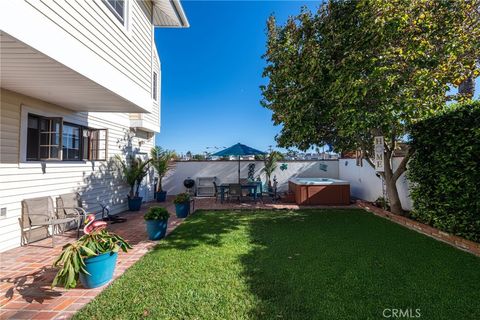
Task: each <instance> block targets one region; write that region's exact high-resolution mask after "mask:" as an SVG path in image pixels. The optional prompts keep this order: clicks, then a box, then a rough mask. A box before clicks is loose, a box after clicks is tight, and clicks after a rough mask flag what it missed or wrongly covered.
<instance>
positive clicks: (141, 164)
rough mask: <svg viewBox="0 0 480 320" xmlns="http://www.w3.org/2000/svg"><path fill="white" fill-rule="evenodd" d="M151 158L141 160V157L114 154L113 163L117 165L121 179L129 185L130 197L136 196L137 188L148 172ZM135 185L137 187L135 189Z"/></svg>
mask: <svg viewBox="0 0 480 320" xmlns="http://www.w3.org/2000/svg"><path fill="white" fill-rule="evenodd" d="M150 161H151V160H147V161H143V160H142V159H141V158H135V157H132V156H130V157H127V158H126V159H123V158H122V157H121V156H120V155H118V154H117V155H115V164H116V166H117V169H118V171H119V172H120V175H121V176H122V179H123V180H124V182H125V183H126V184H128V185H129V186H130V192H129V194H128V196H129V197H130V198H133V197H134V196H135V197H138V190H139V188H140V185H141V184H142V180H143V179H144V178H145V176H146V175H147V174H148V170H149V164H150ZM135 186H136V187H137V188H136V189H135Z"/></svg>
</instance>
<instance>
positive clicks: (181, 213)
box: [173, 192, 190, 218]
mask: <svg viewBox="0 0 480 320" xmlns="http://www.w3.org/2000/svg"><path fill="white" fill-rule="evenodd" d="M173 203H174V204H175V213H176V214H177V218H186V217H187V216H188V214H189V213H190V195H189V194H188V193H186V192H185V193H180V194H178V195H177V196H176V197H175V199H174V200H173Z"/></svg>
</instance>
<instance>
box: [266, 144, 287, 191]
mask: <svg viewBox="0 0 480 320" xmlns="http://www.w3.org/2000/svg"><path fill="white" fill-rule="evenodd" d="M281 159H283V155H282V154H281V153H280V152H278V151H270V153H268V154H266V155H265V156H264V157H263V168H262V170H261V171H262V172H265V177H266V180H267V181H266V187H267V188H268V190H269V191H272V181H271V179H270V178H271V176H272V174H273V172H274V171H275V169H277V165H278V160H281Z"/></svg>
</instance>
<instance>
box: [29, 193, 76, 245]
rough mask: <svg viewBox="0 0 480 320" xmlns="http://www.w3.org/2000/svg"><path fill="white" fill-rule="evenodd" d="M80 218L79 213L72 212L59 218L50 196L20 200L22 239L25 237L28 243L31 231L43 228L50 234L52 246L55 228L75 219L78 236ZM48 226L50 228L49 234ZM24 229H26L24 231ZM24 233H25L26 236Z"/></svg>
mask: <svg viewBox="0 0 480 320" xmlns="http://www.w3.org/2000/svg"><path fill="white" fill-rule="evenodd" d="M81 218H82V216H81V215H80V214H74V213H73V212H72V213H70V214H69V216H66V217H62V218H59V217H58V216H57V212H56V211H55V208H54V207H53V201H52V198H50V197H40V198H32V199H25V200H23V201H22V233H23V234H22V239H25V238H26V241H27V245H28V244H30V242H31V236H32V231H34V230H38V229H44V231H45V234H46V235H47V237H48V235H51V237H52V247H54V246H55V231H56V230H55V229H57V228H58V227H59V226H61V225H64V224H67V223H70V222H74V221H76V222H77V238H78V236H79V235H80V225H81ZM32 228H34V229H32ZM50 228H52V230H51V231H52V232H51V234H50ZM25 229H28V230H26V231H25ZM25 233H27V235H26V237H25ZM37 240H40V239H37Z"/></svg>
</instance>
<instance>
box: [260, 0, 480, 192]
mask: <svg viewBox="0 0 480 320" xmlns="http://www.w3.org/2000/svg"><path fill="white" fill-rule="evenodd" d="M479 16H480V0H471V1H469V0H465V1H464V0H438V1H426V0H389V1H386V0H330V1H328V2H327V3H325V4H324V5H322V6H321V7H320V8H319V10H318V11H317V12H316V13H312V12H310V11H309V10H308V9H306V8H302V10H301V12H300V14H299V15H297V16H295V17H291V18H290V19H288V21H287V22H286V23H285V24H284V25H281V26H279V25H277V23H276V20H275V17H274V16H271V17H270V19H269V20H268V23H267V32H268V40H267V51H266V53H265V55H264V58H265V59H266V62H267V66H266V67H265V69H264V73H263V75H264V77H267V78H268V80H269V82H268V84H267V85H265V86H262V87H261V90H262V94H263V100H262V105H263V106H264V107H266V108H268V109H270V110H272V111H273V116H272V119H273V122H274V124H282V129H281V132H280V134H279V135H278V136H277V137H276V139H277V142H278V144H279V145H280V146H282V147H297V148H299V149H302V150H306V149H308V148H309V147H311V146H312V145H324V144H330V145H332V146H333V147H334V149H335V150H336V151H352V150H359V149H360V150H362V151H363V154H364V156H365V159H367V161H369V159H370V158H371V157H372V149H373V137H374V136H376V135H382V136H384V137H385V142H386V144H385V159H386V160H387V161H386V166H387V168H386V171H385V173H384V174H383V175H384V177H385V178H386V180H388V181H387V182H390V184H391V183H392V181H393V182H394V181H396V179H398V177H399V176H400V175H401V174H402V173H403V172H404V171H405V165H406V162H407V161H408V154H407V157H406V158H405V161H404V163H402V164H401V165H400V167H399V169H397V171H395V172H393V171H392V169H391V167H390V164H389V160H390V159H391V157H392V156H393V151H394V149H395V143H396V142H398V141H399V140H402V139H403V138H404V137H405V136H406V135H408V132H409V128H410V126H411V125H412V124H414V123H416V122H417V121H419V120H422V119H425V118H428V117H430V116H431V115H433V114H435V113H436V112H438V111H440V110H443V109H445V108H447V107H448V105H447V103H446V101H447V100H448V99H455V100H465V99H470V98H471V96H469V95H468V94H466V95H462V96H459V95H454V96H448V94H449V92H450V89H451V87H455V86H458V85H460V83H462V82H463V81H465V80H466V79H472V78H474V77H476V76H478V75H479V63H478V59H479V57H480V19H479ZM369 162H370V161H369ZM387 162H388V163H387ZM370 163H371V162H370ZM388 189H389V188H388V183H387V191H388ZM395 193H396V190H395ZM389 195H390V193H389ZM397 197H398V194H397Z"/></svg>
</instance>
